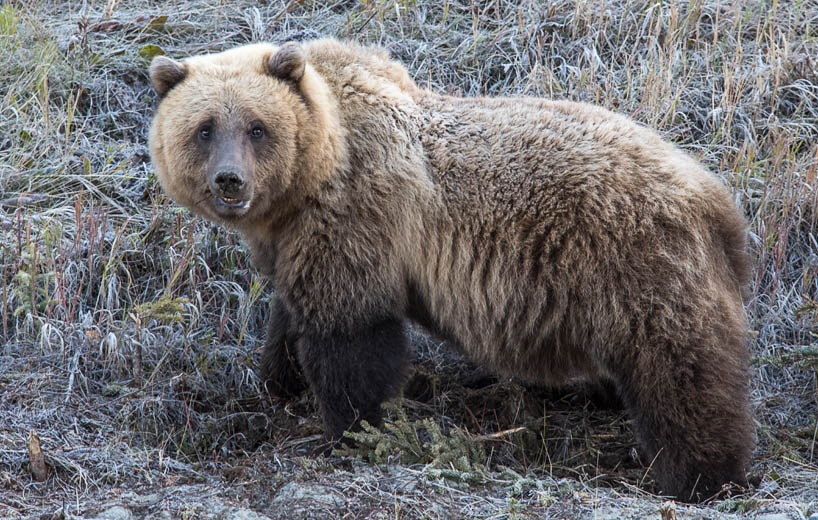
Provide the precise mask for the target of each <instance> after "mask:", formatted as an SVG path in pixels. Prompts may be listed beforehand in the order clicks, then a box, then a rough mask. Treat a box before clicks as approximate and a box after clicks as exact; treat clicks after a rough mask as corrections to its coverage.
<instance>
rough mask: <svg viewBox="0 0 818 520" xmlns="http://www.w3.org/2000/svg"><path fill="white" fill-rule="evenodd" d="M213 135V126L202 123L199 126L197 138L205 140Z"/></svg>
mask: <svg viewBox="0 0 818 520" xmlns="http://www.w3.org/2000/svg"><path fill="white" fill-rule="evenodd" d="M211 135H213V128H212V127H211V126H210V125H202V126H201V127H199V139H201V140H202V141H207V140H208V139H210V137H211Z"/></svg>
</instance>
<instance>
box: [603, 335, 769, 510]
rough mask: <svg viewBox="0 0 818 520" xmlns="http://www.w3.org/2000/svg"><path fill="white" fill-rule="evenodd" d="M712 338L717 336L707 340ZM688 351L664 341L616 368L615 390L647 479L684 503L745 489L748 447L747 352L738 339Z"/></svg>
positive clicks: (703, 340) (703, 343)
mask: <svg viewBox="0 0 818 520" xmlns="http://www.w3.org/2000/svg"><path fill="white" fill-rule="evenodd" d="M714 336H716V337H717V336H718V335H714ZM714 336H710V337H709V338H707V337H701V336H700V337H699V338H697V339H698V340H699V341H700V342H699V343H697V344H696V346H695V347H692V346H689V345H683V344H679V343H677V342H675V341H673V340H668V339H667V338H665V341H664V342H661V341H660V342H659V343H653V344H651V345H649V346H648V345H645V346H644V347H643V348H642V349H641V350H640V351H639V352H638V353H637V354H636V356H635V359H633V360H631V361H632V362H627V363H624V364H622V365H620V366H619V374H621V375H620V377H619V378H618V386H619V390H620V393H621V395H622V398H623V401H624V402H625V405H626V406H627V408H628V410H629V413H630V415H631V418H632V419H633V423H634V427H635V430H636V431H635V433H636V437H637V440H638V441H639V443H640V445H641V447H642V450H643V455H644V456H645V457H647V460H646V461H645V463H646V464H650V465H651V473H650V474H651V476H653V477H654V478H655V479H656V480H657V482H658V483H659V487H660V490H661V492H662V493H664V494H669V495H673V496H675V497H677V498H678V499H679V500H683V501H687V502H697V501H700V500H704V499H707V498H709V497H712V496H714V495H716V494H717V493H718V492H719V490H720V489H721V487H722V485H723V484H725V483H728V482H734V483H737V484H744V483H746V471H747V469H748V465H749V462H750V453H751V448H752V442H753V433H752V417H751V413H750V406H749V395H748V374H747V366H746V365H747V354H746V348H745V347H744V345H743V343H742V340H741V338H742V334H740V333H738V334H737V335H736V336H734V337H733V338H732V339H731V341H728V342H727V343H726V344H725V343H722V344H719V343H718V340H717V339H716V337H714Z"/></svg>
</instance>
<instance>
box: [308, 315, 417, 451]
mask: <svg viewBox="0 0 818 520" xmlns="http://www.w3.org/2000/svg"><path fill="white" fill-rule="evenodd" d="M298 354H299V360H300V361H301V366H302V367H303V368H304V373H305V375H306V376H307V379H308V381H309V383H310V388H312V390H313V392H314V393H315V396H316V398H317V399H318V405H319V407H320V409H321V415H322V417H323V419H324V427H325V432H326V436H327V437H328V439H329V440H331V441H338V440H340V439H341V436H342V435H343V432H344V431H345V430H355V429H358V428H359V424H360V421H361V420H362V419H363V420H366V421H367V422H369V423H370V424H372V425H378V424H379V423H380V420H381V414H382V412H381V404H382V403H383V402H384V401H386V400H387V399H389V398H391V397H393V396H395V395H397V393H398V391H399V390H400V388H401V386H402V384H403V382H404V379H405V374H406V369H407V365H408V362H409V351H408V346H407V342H406V335H405V332H404V329H403V325H402V323H401V322H400V321H399V320H396V319H394V318H390V319H387V320H384V321H382V322H380V323H378V324H376V325H373V326H369V327H366V328H364V329H361V330H358V331H356V333H355V334H336V335H332V336H330V337H315V336H305V337H304V338H302V343H301V344H300V345H299V349H298Z"/></svg>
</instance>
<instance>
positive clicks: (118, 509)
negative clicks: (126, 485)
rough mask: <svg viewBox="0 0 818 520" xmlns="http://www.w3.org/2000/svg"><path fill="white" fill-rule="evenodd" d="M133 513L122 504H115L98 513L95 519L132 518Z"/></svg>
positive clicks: (121, 519)
mask: <svg viewBox="0 0 818 520" xmlns="http://www.w3.org/2000/svg"><path fill="white" fill-rule="evenodd" d="M132 519H133V514H132V513H131V512H130V511H128V510H127V509H125V508H124V507H122V506H114V507H111V508H109V509H106V510H105V511H103V512H102V513H100V514H98V515H97V516H96V518H95V520H132Z"/></svg>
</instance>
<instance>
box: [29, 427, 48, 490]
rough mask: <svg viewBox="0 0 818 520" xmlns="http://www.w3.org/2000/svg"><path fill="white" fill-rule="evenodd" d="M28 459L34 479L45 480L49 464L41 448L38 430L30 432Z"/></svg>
mask: <svg viewBox="0 0 818 520" xmlns="http://www.w3.org/2000/svg"><path fill="white" fill-rule="evenodd" d="M28 459H29V470H30V471H31V475H32V476H33V477H34V480H36V481H37V482H43V481H44V480H45V479H47V478H48V466H47V465H46V463H45V455H43V451H42V450H41V449H40V437H38V436H37V432H35V431H34V430H31V431H30V432H29V433H28Z"/></svg>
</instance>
